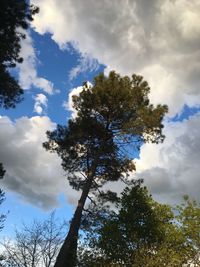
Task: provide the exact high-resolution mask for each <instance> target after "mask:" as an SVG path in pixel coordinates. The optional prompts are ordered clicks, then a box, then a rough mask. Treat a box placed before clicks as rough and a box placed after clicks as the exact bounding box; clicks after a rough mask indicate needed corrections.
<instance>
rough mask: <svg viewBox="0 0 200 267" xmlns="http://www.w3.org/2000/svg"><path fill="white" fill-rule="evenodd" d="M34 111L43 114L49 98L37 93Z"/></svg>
mask: <svg viewBox="0 0 200 267" xmlns="http://www.w3.org/2000/svg"><path fill="white" fill-rule="evenodd" d="M34 99H35V105H34V112H36V113H37V114H39V115H40V114H42V113H43V112H44V110H45V109H46V108H47V102H48V99H47V97H46V96H45V95H44V94H37V95H36V96H35V97H34Z"/></svg>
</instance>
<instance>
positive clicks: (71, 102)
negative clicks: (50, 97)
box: [63, 82, 92, 118]
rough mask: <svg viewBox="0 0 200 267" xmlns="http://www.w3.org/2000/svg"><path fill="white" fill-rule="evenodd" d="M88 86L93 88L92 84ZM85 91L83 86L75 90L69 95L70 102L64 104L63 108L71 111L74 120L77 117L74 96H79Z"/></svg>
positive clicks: (88, 83)
mask: <svg viewBox="0 0 200 267" xmlns="http://www.w3.org/2000/svg"><path fill="white" fill-rule="evenodd" d="M87 86H88V87H91V86H92V84H91V83H90V82H87ZM82 91H83V86H78V87H76V88H73V89H72V90H71V91H70V93H69V95H68V100H67V101H64V102H63V107H64V108H65V109H66V110H69V111H71V113H72V118H75V117H76V116H77V111H76V110H75V109H74V107H73V96H74V95H75V96H78V95H79V94H80V93H81V92H82Z"/></svg>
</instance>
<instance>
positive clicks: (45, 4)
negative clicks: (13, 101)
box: [0, 0, 200, 235]
mask: <svg viewBox="0 0 200 267" xmlns="http://www.w3.org/2000/svg"><path fill="white" fill-rule="evenodd" d="M30 2H31V4H34V5H36V6H38V7H39V8H40V12H39V14H37V15H36V16H35V19H34V21H33V22H32V24H31V28H30V29H29V31H28V32H27V38H26V39H25V40H24V41H23V42H22V49H21V56H22V57H23V58H24V61H23V63H22V64H19V65H18V66H17V68H16V69H15V70H13V75H15V77H17V79H18V81H19V83H20V85H21V86H22V88H24V89H25V94H24V101H23V102H21V103H20V104H18V106H17V107H16V108H15V109H13V110H4V109H0V125H1V126H0V127H1V131H0V162H2V163H3V164H4V167H5V169H6V175H5V178H4V179H3V180H2V181H1V187H2V188H3V189H4V191H5V192H6V201H5V202H4V204H3V205H2V207H1V210H2V211H4V212H7V211H9V213H8V216H7V221H6V225H5V228H4V231H3V233H2V234H7V235H9V234H11V233H12V231H13V229H14V227H15V226H18V225H20V223H21V221H24V222H29V221H30V220H32V219H33V218H39V219H41V218H45V216H47V215H48V213H49V212H51V211H52V210H54V209H56V210H57V214H58V215H59V216H60V217H62V218H65V219H70V218H71V216H72V214H73V210H74V208H75V205H76V203H77V200H78V197H79V195H80V193H79V192H76V191H74V190H72V189H71V188H70V186H69V185H68V182H67V178H66V176H65V173H64V171H63V170H62V168H61V166H60V163H61V162H60V159H59V158H58V157H57V155H55V154H51V153H49V152H47V151H45V150H44V149H43V147H42V143H43V142H44V141H46V134H45V132H46V131H47V130H53V129H55V127H56V124H66V122H67V120H68V119H69V118H70V117H72V116H74V115H75V114H74V113H73V109H72V99H71V97H72V95H73V94H78V93H79V92H80V91H81V85H82V84H83V82H85V81H89V82H91V83H92V80H93V77H94V76H95V75H97V74H98V73H100V72H104V73H105V74H108V73H109V71H110V70H115V71H116V72H118V73H120V74H121V75H131V74H133V73H136V74H140V75H142V76H143V77H144V79H145V80H147V81H148V83H149V85H150V87H151V93H150V95H149V98H150V101H151V102H152V103H153V104H155V105H156V104H158V103H161V104H167V105H168V107H169V113H168V115H167V116H166V118H165V121H164V125H165V127H164V134H165V136H166V138H165V141H164V143H163V144H159V145H155V144H143V145H142V147H141V151H140V155H139V157H138V158H137V159H135V163H136V173H133V177H137V178H143V179H144V181H145V184H146V185H147V186H148V188H149V190H150V192H151V193H152V194H153V196H154V198H155V199H157V200H158V201H161V202H167V203H170V204H173V203H177V202H179V201H180V199H181V197H182V196H183V195H184V194H189V195H190V196H191V197H192V198H195V199H197V200H198V201H200V194H199V189H200V177H199V174H200V164H199V159H200V134H199V129H200V90H199V86H200V75H199V72H200V1H199V0H190V1H188V0H138V1H136V0H115V1H109V0H101V1H95V0H84V1H82V0H65V1H60V0H30ZM109 186H110V184H109V185H108V187H109ZM112 188H115V189H116V191H118V192H120V190H121V188H122V186H121V184H119V183H116V184H113V185H112Z"/></svg>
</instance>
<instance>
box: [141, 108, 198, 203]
mask: <svg viewBox="0 0 200 267" xmlns="http://www.w3.org/2000/svg"><path fill="white" fill-rule="evenodd" d="M199 128H200V113H198V114H196V115H194V116H192V117H190V118H189V119H188V120H184V121H183V122H168V123H166V125H165V129H164V133H165V135H166V139H165V141H164V143H163V144H159V145H155V144H144V145H143V146H142V148H141V153H140V159H138V160H137V161H136V167H137V177H140V178H144V179H145V183H146V184H147V185H148V187H149V189H150V190H151V192H152V193H153V194H154V195H155V196H156V197H157V198H158V199H159V200H162V201H167V202H174V201H178V200H180V198H181V197H182V196H183V195H184V194H189V195H190V196H191V197H193V198H196V199H198V200H199V201H200V196H199V188H200V176H199V174H200V165H199V158H200V135H199V130H198V129H199Z"/></svg>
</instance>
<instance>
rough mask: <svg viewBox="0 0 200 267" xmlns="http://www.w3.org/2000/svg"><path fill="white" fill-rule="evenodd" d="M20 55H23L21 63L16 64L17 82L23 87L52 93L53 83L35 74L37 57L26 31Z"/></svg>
mask: <svg viewBox="0 0 200 267" xmlns="http://www.w3.org/2000/svg"><path fill="white" fill-rule="evenodd" d="M20 55H21V56H22V57H23V59H24V60H23V62H22V64H18V69H19V82H20V85H21V87H22V88H23V89H31V88H32V87H33V86H35V87H37V88H40V89H41V90H43V91H44V92H46V93H48V94H53V93H54V85H53V83H52V82H50V81H48V80H47V79H45V78H43V77H39V76H38V74H37V69H36V67H37V61H38V59H37V57H36V51H35V48H34V44H33V40H32V39H31V36H30V34H29V33H28V32H27V33H26V39H25V40H23V41H22V44H21V52H20Z"/></svg>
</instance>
